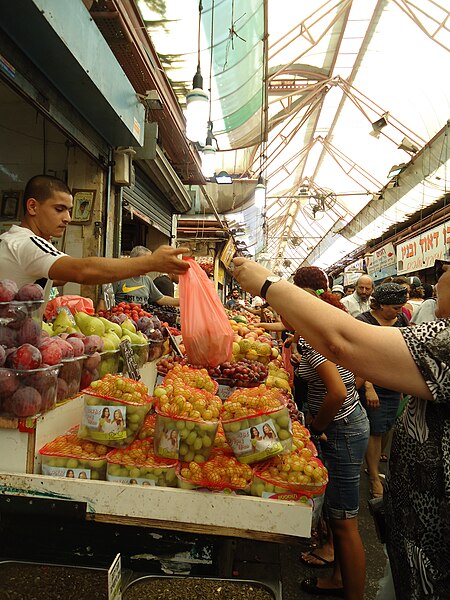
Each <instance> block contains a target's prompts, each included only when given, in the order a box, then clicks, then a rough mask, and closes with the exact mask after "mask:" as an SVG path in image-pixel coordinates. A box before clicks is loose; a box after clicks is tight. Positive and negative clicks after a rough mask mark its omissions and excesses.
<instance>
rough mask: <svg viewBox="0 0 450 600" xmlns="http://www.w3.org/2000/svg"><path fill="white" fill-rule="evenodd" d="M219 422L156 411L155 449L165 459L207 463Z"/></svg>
mask: <svg viewBox="0 0 450 600" xmlns="http://www.w3.org/2000/svg"><path fill="white" fill-rule="evenodd" d="M218 426H219V422H218V421H193V420H191V419H187V418H183V417H178V416H168V415H165V414H163V413H161V412H159V411H158V409H157V410H156V424H155V437H154V449H155V454H156V455H157V456H160V457H164V458H173V459H179V460H182V461H185V462H191V461H194V462H205V461H206V460H207V459H208V458H209V456H210V454H211V450H212V447H213V444H214V438H215V437H216V432H217V428H218Z"/></svg>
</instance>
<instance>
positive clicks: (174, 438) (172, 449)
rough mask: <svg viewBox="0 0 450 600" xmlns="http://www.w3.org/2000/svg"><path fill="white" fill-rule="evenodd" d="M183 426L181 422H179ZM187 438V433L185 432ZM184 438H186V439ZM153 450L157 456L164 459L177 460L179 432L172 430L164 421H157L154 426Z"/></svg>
mask: <svg viewBox="0 0 450 600" xmlns="http://www.w3.org/2000/svg"><path fill="white" fill-rule="evenodd" d="M180 424H181V425H183V422H182V421H180ZM185 431H186V433H187V436H188V434H189V431H188V430H187V429H186V430H185ZM187 436H186V437H187ZM154 439H155V449H156V453H157V455H158V456H164V457H165V458H178V451H179V447H180V432H179V431H177V430H176V429H173V427H172V426H170V422H169V423H168V422H167V421H166V420H165V419H157V420H156V426H155V438H154Z"/></svg>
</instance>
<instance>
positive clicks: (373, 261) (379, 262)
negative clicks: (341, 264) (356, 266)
mask: <svg viewBox="0 0 450 600" xmlns="http://www.w3.org/2000/svg"><path fill="white" fill-rule="evenodd" d="M396 260H397V259H396V255H395V248H394V245H393V244H386V245H385V246H383V247H382V248H379V249H378V250H375V251H374V252H373V254H371V255H367V256H366V267H367V272H368V273H369V275H373V274H374V273H378V272H379V271H382V270H383V269H386V268H387V267H391V266H393V265H395V263H396Z"/></svg>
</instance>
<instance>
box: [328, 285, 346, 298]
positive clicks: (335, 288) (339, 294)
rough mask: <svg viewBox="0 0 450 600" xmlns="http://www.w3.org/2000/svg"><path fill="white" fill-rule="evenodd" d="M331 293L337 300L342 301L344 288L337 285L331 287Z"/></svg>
mask: <svg viewBox="0 0 450 600" xmlns="http://www.w3.org/2000/svg"><path fill="white" fill-rule="evenodd" d="M331 293H332V294H334V295H335V296H336V298H337V299H338V300H342V298H343V297H344V296H345V292H344V287H343V286H342V285H338V284H335V285H333V287H332V288H331Z"/></svg>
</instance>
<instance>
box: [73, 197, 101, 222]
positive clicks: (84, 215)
mask: <svg viewBox="0 0 450 600" xmlns="http://www.w3.org/2000/svg"><path fill="white" fill-rule="evenodd" d="M95 193H96V191H95V190H73V209H72V223H87V222H88V221H90V220H91V216H92V209H93V206H94V200H95Z"/></svg>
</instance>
